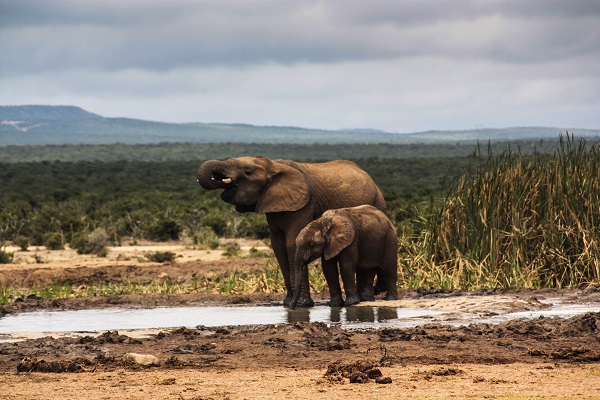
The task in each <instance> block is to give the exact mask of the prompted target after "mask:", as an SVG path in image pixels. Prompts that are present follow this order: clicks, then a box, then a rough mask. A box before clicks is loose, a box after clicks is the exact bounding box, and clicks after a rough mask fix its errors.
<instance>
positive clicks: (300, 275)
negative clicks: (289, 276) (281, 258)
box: [290, 260, 308, 310]
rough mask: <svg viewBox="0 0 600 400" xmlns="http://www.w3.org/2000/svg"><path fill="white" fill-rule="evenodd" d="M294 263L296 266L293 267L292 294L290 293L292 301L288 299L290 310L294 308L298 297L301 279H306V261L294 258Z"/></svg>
mask: <svg viewBox="0 0 600 400" xmlns="http://www.w3.org/2000/svg"><path fill="white" fill-rule="evenodd" d="M294 265H295V267H296V268H294V294H293V295H292V301H290V309H292V310H293V309H294V308H296V305H297V304H298V300H299V299H300V292H301V291H302V282H303V280H305V279H306V280H308V263H305V262H304V261H303V260H296V262H295V263H294Z"/></svg>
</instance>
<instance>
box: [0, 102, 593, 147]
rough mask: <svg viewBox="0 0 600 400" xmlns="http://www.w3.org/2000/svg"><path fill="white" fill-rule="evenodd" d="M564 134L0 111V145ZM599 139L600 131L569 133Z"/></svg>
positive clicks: (555, 131)
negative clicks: (171, 120) (402, 130)
mask: <svg viewBox="0 0 600 400" xmlns="http://www.w3.org/2000/svg"><path fill="white" fill-rule="evenodd" d="M565 130H566V129H562V128H545V127H517V128H506V129H474V130H463V131H427V132H417V133H405V134H399V133H389V132H383V131H379V130H375V129H348V130H342V131H329V130H318V129H305V128H298V127H281V126H255V125H247V124H219V123H185V124H176V123H165V122H154V121H145V120H139V119H131V118H105V117H102V116H100V115H97V114H94V113H91V112H88V111H86V110H83V109H81V108H79V107H75V106H41V105H28V106H0V146H8V145H17V146H22V145H64V144H111V143H126V144H151V143H167V142H169V143H178V142H179V143H181V142H186V143H296V144H310V143H330V144H332V143H389V144H415V143H422V144H434V143H437V144H440V143H455V142H468V143H475V142H477V141H480V142H487V141H488V140H491V141H515V140H537V139H549V138H550V139H555V138H556V137H558V135H559V134H560V133H561V132H562V133H564V131H565ZM568 130H569V132H571V133H575V135H576V136H578V137H584V138H591V139H593V140H600V130H589V129H576V128H575V129H571V128H569V129H568Z"/></svg>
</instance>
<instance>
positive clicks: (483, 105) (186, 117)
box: [0, 0, 600, 132]
mask: <svg viewBox="0 0 600 400" xmlns="http://www.w3.org/2000/svg"><path fill="white" fill-rule="evenodd" d="M598 26H600V3H598V2H597V1H591V0H590V1H577V0H574V1H568V2H564V1H559V0H547V1H536V0H532V1H483V0H481V1H467V0H459V1H452V2H435V3H431V2H423V1H417V0H407V1H401V2H399V1H387V0H383V1H378V2H376V6H374V5H373V3H372V2H367V1H350V2H348V1H316V0H315V1H266V0H265V1H262V0H261V1H258V0H254V1H242V0H237V1H216V0H214V1H213V0H211V1H208V0H203V1H192V0H185V1H184V0H180V1H166V0H163V1H159V0H143V1H142V0H118V1H117V0H108V1H102V2H84V1H76V0H55V1H52V2H40V1H36V0H0V52H1V54H2V58H1V59H0V91H1V92H2V93H3V99H2V100H1V101H2V103H4V104H19V103H24V102H27V103H42V104H49V103H50V104H76V105H80V106H84V107H87V108H88V109H89V110H90V111H93V112H97V113H100V114H103V115H107V116H115V115H121V116H131V117H137V118H147V119H155V120H156V119H158V120H165V121H215V122H247V123H256V124H269V125H276V124H281V125H298V126H305V127H320V128H331V129H337V128H346V127H373V128H380V129H387V130H391V131H401V132H405V131H411V130H424V129H446V128H470V127H473V126H475V125H480V124H482V125H486V126H510V125H518V124H520V125H550V124H555V125H559V126H566V125H569V126H573V125H577V124H581V125H580V126H585V127H593V128H598V127H600V120H599V118H600V117H598V116H596V114H597V112H594V111H593V110H594V108H596V109H598V107H600V99H599V96H600V95H599V93H600V47H599V46H598V45H597V43H600V30H599V29H598V28H597V27H598Z"/></svg>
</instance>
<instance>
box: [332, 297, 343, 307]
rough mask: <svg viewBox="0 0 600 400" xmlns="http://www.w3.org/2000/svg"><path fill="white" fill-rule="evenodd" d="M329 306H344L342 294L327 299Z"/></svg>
mask: <svg viewBox="0 0 600 400" xmlns="http://www.w3.org/2000/svg"><path fill="white" fill-rule="evenodd" d="M329 307H344V299H342V296H340V297H332V298H331V300H329Z"/></svg>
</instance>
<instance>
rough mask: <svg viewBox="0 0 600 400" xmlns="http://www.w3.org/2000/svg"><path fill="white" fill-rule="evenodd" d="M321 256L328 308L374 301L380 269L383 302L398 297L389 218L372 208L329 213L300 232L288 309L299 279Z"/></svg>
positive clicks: (395, 251) (395, 249) (395, 245)
mask: <svg viewBox="0 0 600 400" xmlns="http://www.w3.org/2000/svg"><path fill="white" fill-rule="evenodd" d="M319 257H321V258H322V261H321V265H322V267H323V274H324V275H325V279H326V280H327V285H328V286H329V293H330V295H331V301H330V303H329V305H330V306H331V307H341V306H343V305H347V306H350V305H353V304H356V303H359V302H360V301H364V300H367V301H368V300H373V298H374V293H373V279H374V278H375V274H376V272H377V271H378V270H381V271H382V272H383V274H384V277H385V282H386V291H387V294H386V300H397V299H398V289H397V287H396V284H397V281H398V236H397V234H396V230H395V229H394V225H393V224H392V222H391V221H390V220H389V218H388V217H386V216H385V214H384V213H382V212H381V211H379V210H378V209H376V208H375V207H372V206H368V205H363V206H359V207H352V208H343V209H338V210H329V211H327V212H325V213H324V214H323V216H322V217H321V218H319V219H317V220H315V221H313V222H310V223H309V224H308V225H307V226H306V227H305V228H303V229H302V230H301V231H300V233H299V234H298V237H297V238H296V257H295V261H294V268H295V269H294V273H295V279H294V282H295V284H294V296H293V297H292V301H291V302H290V308H295V307H296V302H297V301H298V299H299V296H298V295H297V293H298V285H299V282H300V280H301V276H306V277H307V276H308V264H309V263H311V262H312V261H314V260H316V259H317V258H319ZM338 264H339V274H340V275H341V277H342V282H343V284H344V292H345V294H346V300H345V301H344V299H343V298H342V289H341V287H340V281H339V277H338ZM355 276H356V279H355Z"/></svg>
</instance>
